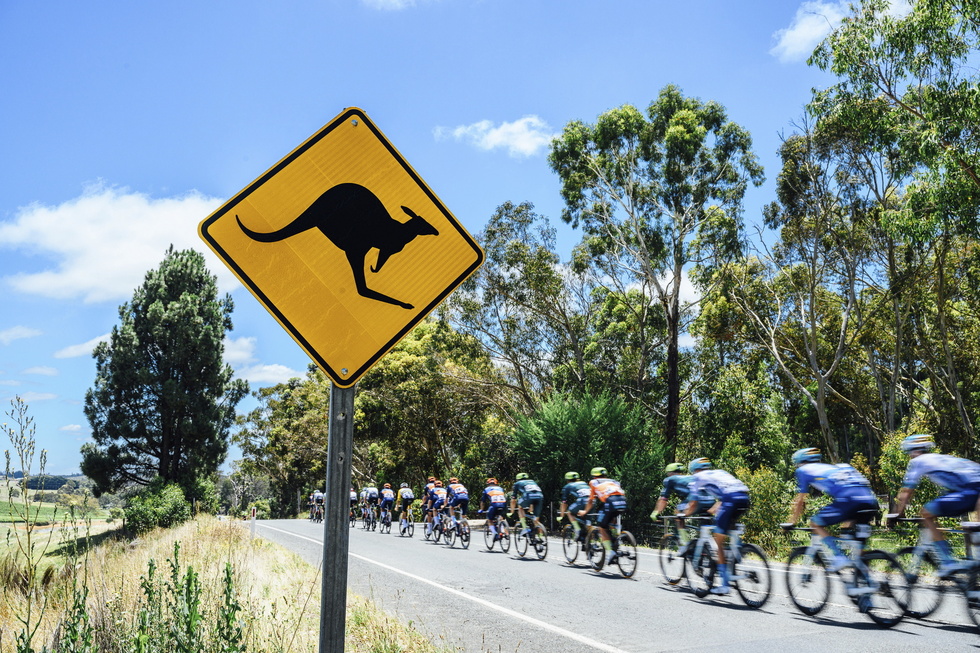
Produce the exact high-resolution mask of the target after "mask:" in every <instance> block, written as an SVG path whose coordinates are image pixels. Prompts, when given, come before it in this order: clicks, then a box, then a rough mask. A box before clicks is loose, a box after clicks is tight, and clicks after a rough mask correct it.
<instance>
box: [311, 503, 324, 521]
mask: <svg viewBox="0 0 980 653" xmlns="http://www.w3.org/2000/svg"><path fill="white" fill-rule="evenodd" d="M322 522H323V504H322V503H317V504H315V505H314V506H313V523H314V524H320V523H322Z"/></svg>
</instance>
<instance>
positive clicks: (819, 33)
mask: <svg viewBox="0 0 980 653" xmlns="http://www.w3.org/2000/svg"><path fill="white" fill-rule="evenodd" d="M848 13H849V8H848V3H847V2H823V0H812V1H809V2H804V3H803V4H802V5H800V8H799V9H797V10H796V16H794V17H793V22H792V23H790V26H789V27H786V28H784V29H781V30H778V31H777V32H776V33H775V34H773V38H774V39H775V41H776V45H774V46H773V47H772V49H771V50H769V54H771V55H773V56H774V57H776V58H777V59H779V60H780V61H782V62H783V63H790V62H796V61H803V60H805V59H806V58H807V57H809V56H810V55H811V54H813V49H814V48H816V47H817V44H818V43H820V41H822V40H823V39H824V38H825V37H826V36H827V35H828V34H830V33H831V32H832V31H833V30H834V29H835V28H836V27H837V26H838V25H839V24H840V21H841V19H843V18H844V16H846V15H847V14H848Z"/></svg>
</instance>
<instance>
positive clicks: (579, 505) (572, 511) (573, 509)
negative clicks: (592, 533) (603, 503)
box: [568, 499, 588, 522]
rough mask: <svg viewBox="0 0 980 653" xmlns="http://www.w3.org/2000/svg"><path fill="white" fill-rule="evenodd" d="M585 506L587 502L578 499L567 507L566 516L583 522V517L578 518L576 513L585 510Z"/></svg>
mask: <svg viewBox="0 0 980 653" xmlns="http://www.w3.org/2000/svg"><path fill="white" fill-rule="evenodd" d="M586 504H588V501H587V500H586V499H579V500H578V501H576V502H575V503H573V504H572V505H570V506H568V514H569V515H571V516H572V517H574V518H575V519H577V520H579V521H580V522H584V521H585V519H584V518H583V517H579V516H578V511H579V510H585V506H586Z"/></svg>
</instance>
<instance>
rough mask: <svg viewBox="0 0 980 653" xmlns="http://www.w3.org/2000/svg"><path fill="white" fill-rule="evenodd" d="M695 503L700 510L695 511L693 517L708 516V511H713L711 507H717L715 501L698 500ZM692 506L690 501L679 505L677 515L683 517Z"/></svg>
mask: <svg viewBox="0 0 980 653" xmlns="http://www.w3.org/2000/svg"><path fill="white" fill-rule="evenodd" d="M694 503H696V504H697V506H698V509H697V510H695V511H694V512H693V513H691V514H693V515H707V514H708V511H709V510H711V506H713V505H715V500H714V499H698V500H696V501H695V502H694ZM690 506H691V502H690V501H685V502H684V503H679V504H677V514H678V515H683V514H684V513H685V512H687V509H688V508H689V507H690Z"/></svg>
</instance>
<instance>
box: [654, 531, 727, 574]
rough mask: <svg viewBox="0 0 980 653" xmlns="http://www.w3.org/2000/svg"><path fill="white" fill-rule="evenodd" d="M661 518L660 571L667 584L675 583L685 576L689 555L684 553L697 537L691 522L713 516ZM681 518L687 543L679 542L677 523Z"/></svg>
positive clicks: (679, 534)
mask: <svg viewBox="0 0 980 653" xmlns="http://www.w3.org/2000/svg"><path fill="white" fill-rule="evenodd" d="M661 519H663V522H664V532H663V535H661V536H660V571H661V573H663V575H664V580H665V581H666V582H667V583H668V584H670V585H677V584H678V583H680V582H681V581H682V580H684V578H685V577H686V573H685V571H686V569H687V561H688V559H689V558H690V556H688V555H685V554H686V553H687V550H688V547H689V546H690V545H691V544H692V543H693V542H695V541H696V540H697V537H698V528H697V527H696V526H694V525H693V524H692V523H691V522H698V521H710V520H712V519H714V517H708V516H703V515H692V516H690V517H681V516H679V515H663V516H661ZM682 519H683V520H685V525H684V529H685V530H686V531H687V545H685V544H683V543H682V542H681V530H680V526H679V525H678V524H679V522H680V520H682Z"/></svg>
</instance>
